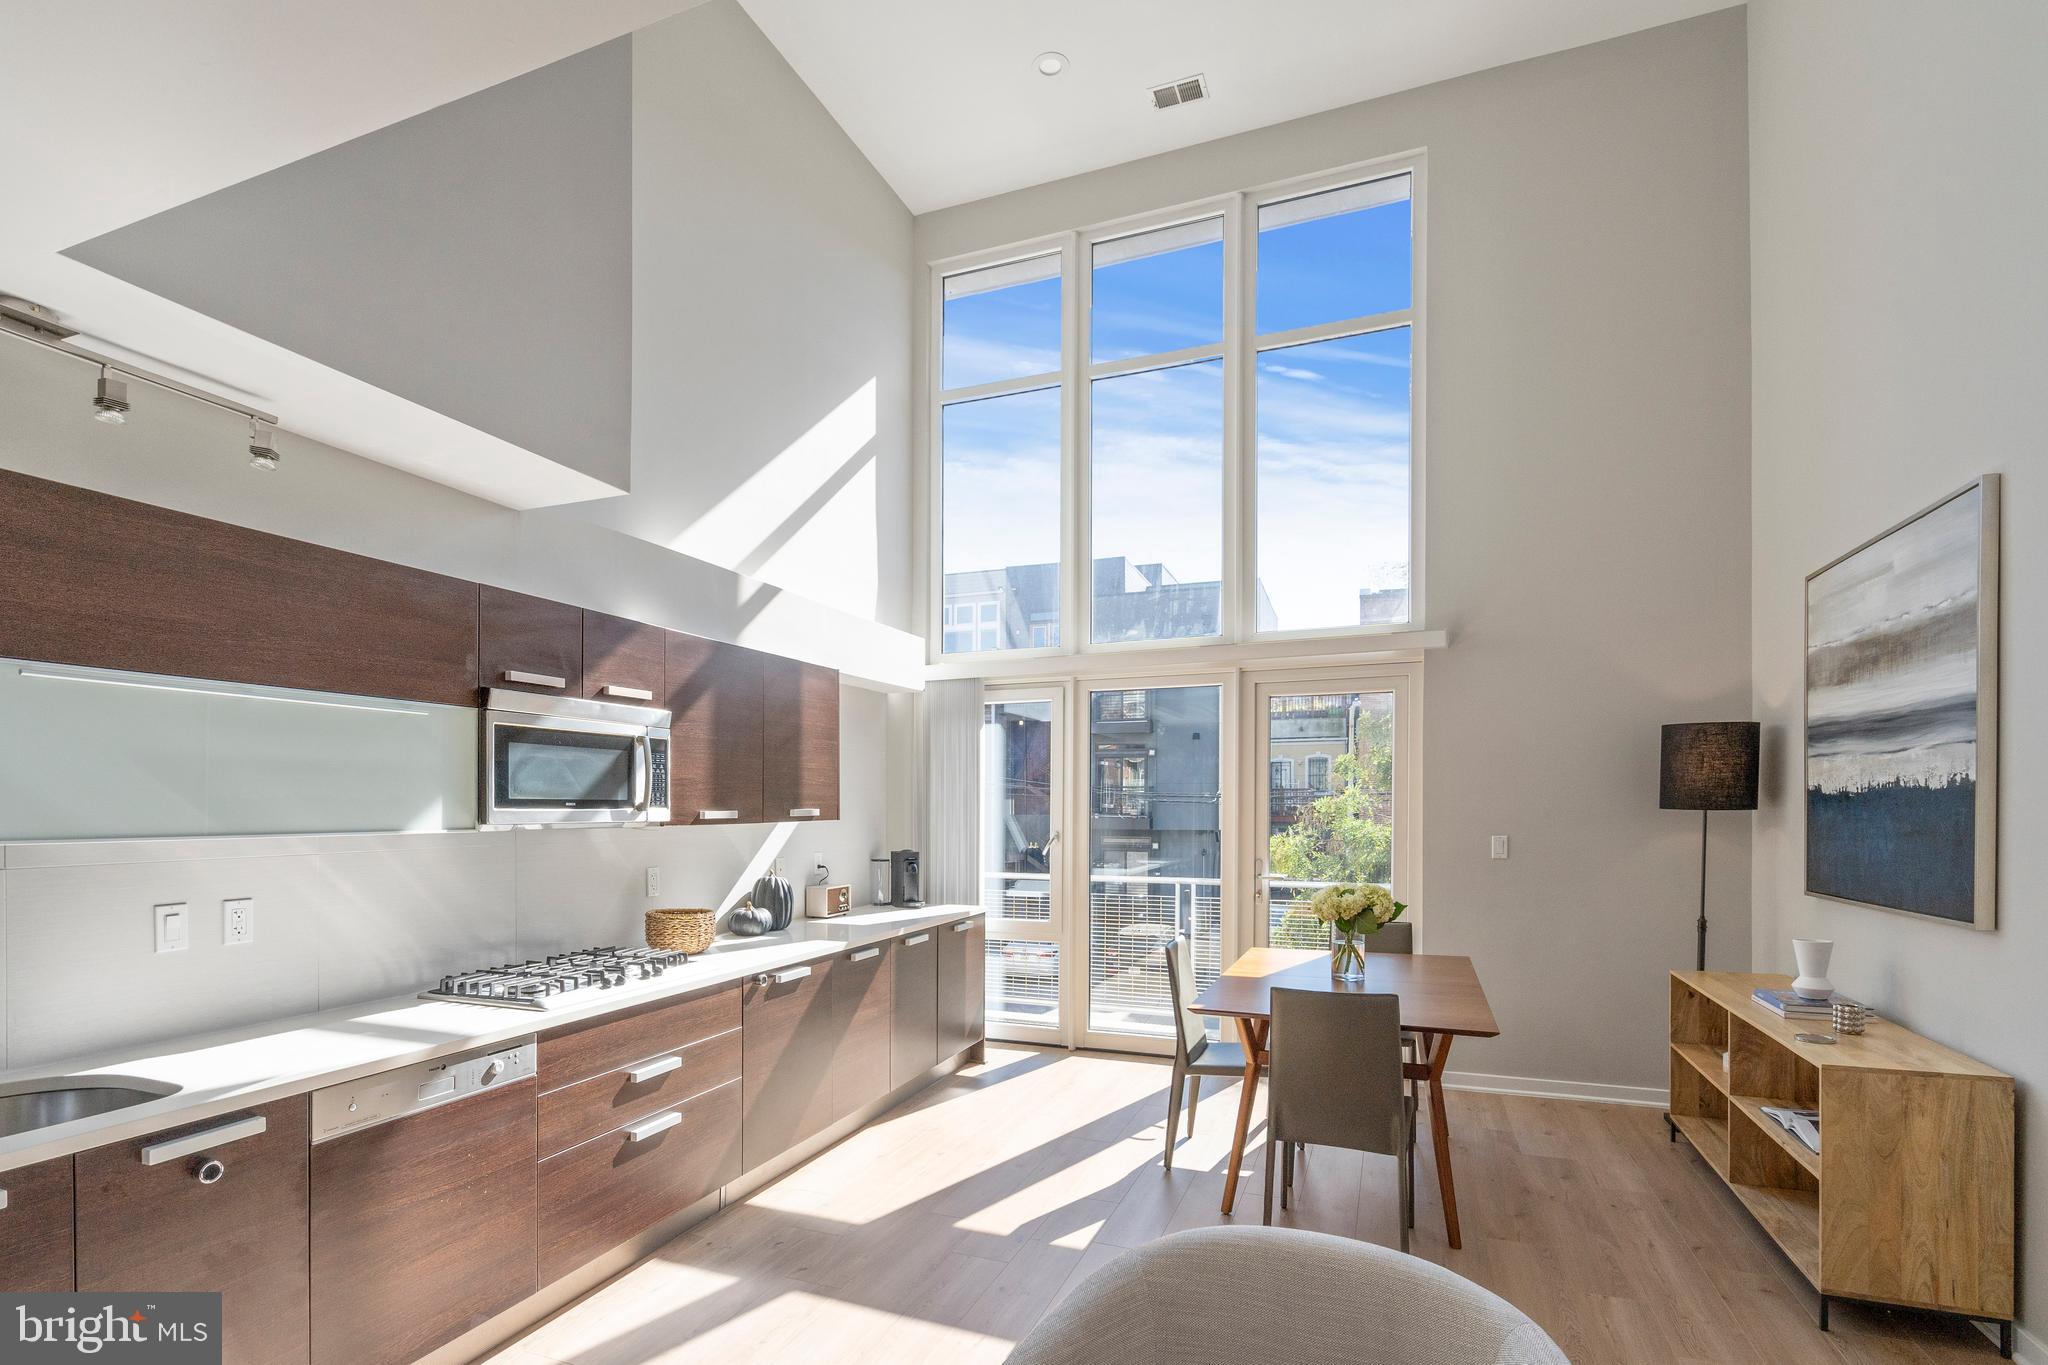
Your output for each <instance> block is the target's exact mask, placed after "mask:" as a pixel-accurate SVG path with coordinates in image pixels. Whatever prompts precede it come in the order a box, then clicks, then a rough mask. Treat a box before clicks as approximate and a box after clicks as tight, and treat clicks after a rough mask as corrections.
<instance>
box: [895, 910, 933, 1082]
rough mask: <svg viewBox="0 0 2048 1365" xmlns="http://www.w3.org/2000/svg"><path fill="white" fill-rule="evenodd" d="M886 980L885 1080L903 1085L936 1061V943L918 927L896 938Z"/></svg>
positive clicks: (927, 932) (931, 936)
mask: <svg viewBox="0 0 2048 1365" xmlns="http://www.w3.org/2000/svg"><path fill="white" fill-rule="evenodd" d="M893 956H894V957H895V971H894V972H893V973H892V974H891V981H890V990H889V996H890V1002H891V1005H890V1008H891V1013H892V1018H891V1020H890V1063H889V1084H890V1085H891V1086H892V1087H893V1086H899V1085H906V1084H908V1083H909V1082H911V1081H913V1080H915V1079H916V1078H917V1077H919V1076H922V1075H924V1073H925V1072H927V1071H929V1070H931V1069H932V1068H933V1067H934V1066H937V1065H938V1062H939V944H938V940H937V938H936V937H934V935H933V931H932V930H930V929H920V930H919V931H918V932H916V933H914V934H906V935H904V936H903V937H902V938H900V939H898V940H896V946H895V950H894V953H893Z"/></svg>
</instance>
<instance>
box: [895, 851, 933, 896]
mask: <svg viewBox="0 0 2048 1365" xmlns="http://www.w3.org/2000/svg"><path fill="white" fill-rule="evenodd" d="M889 904H891V905H909V906H917V905H923V904H924V882H923V878H922V877H920V876H919V875H918V853H917V850H916V849H914V848H899V849H897V850H896V851H895V852H894V853H891V854H890V855H889Z"/></svg>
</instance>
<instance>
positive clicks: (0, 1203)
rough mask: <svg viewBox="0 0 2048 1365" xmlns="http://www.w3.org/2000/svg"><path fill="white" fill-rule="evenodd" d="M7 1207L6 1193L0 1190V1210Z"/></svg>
mask: <svg viewBox="0 0 2048 1365" xmlns="http://www.w3.org/2000/svg"><path fill="white" fill-rule="evenodd" d="M6 1207H7V1191H5V1190H0V1209H4V1208H6Z"/></svg>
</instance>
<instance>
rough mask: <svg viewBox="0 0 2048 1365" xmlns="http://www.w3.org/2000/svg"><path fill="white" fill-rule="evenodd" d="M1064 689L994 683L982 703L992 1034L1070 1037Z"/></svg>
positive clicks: (984, 882) (1053, 1040) (1057, 1039)
mask: <svg viewBox="0 0 2048 1365" xmlns="http://www.w3.org/2000/svg"><path fill="white" fill-rule="evenodd" d="M1065 744H1066V690H1065V689H1064V688H1062V687H1051V688H1002V689H998V688H988V689H985V690H984V692H983V694H982V709H981V903H982V908H983V909H985V910H986V911H987V912H988V942H987V947H986V949H985V951H986V952H987V954H988V1028H989V1032H990V1035H991V1036H993V1037H996V1038H1008V1039H1015V1040H1022V1041H1026V1042H1049V1043H1064V1042H1069V1041H1071V1040H1070V1038H1069V1031H1068V1026H1067V1025H1068V1019H1069V1017H1070V1013H1071V1006H1069V1005H1068V1004H1067V1003H1066V1001H1065V1000H1064V998H1063V997H1064V996H1065V995H1066V994H1067V991H1066V985H1065V981H1066V974H1065V973H1064V972H1063V971H1062V958H1063V957H1065V956H1066V955H1067V953H1068V951H1069V944H1068V940H1069V938H1070V930H1069V927H1068V924H1067V915H1066V904H1067V895H1066V888H1065V886H1064V885H1063V883H1062V880H1061V872H1062V867H1063V860H1062V858H1061V848H1060V829H1061V822H1062V818H1063V816H1064V814H1065V812H1066V801H1067V792H1066V764H1067V760H1066V748H1065Z"/></svg>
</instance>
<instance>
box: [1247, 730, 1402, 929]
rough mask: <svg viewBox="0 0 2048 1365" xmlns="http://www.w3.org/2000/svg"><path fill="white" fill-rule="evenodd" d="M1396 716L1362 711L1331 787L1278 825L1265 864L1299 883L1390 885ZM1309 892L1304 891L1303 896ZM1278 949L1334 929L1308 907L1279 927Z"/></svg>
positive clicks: (1332, 775) (1290, 913)
mask: <svg viewBox="0 0 2048 1365" xmlns="http://www.w3.org/2000/svg"><path fill="white" fill-rule="evenodd" d="M1393 723H1394V718H1393V715H1392V714H1391V712H1381V711H1366V712H1364V713H1362V714H1361V715H1360V716H1359V721H1358V729H1357V736H1356V739H1355V741H1354V749H1355V751H1354V752H1352V753H1346V754H1340V755H1338V756H1337V758H1336V760H1335V761H1334V762H1332V763H1331V765H1330V790H1329V791H1328V792H1327V793H1325V794H1324V795H1321V796H1318V797H1315V798H1314V799H1313V800H1311V801H1309V802H1307V803H1305V804H1303V805H1301V806H1297V807H1296V808H1295V811H1294V820H1293V822H1292V823H1291V824H1288V825H1287V826H1285V827H1283V828H1280V829H1276V830H1274V831H1273V835H1272V838H1271V840H1270V841H1269V847H1268V850H1267V866H1268V867H1270V868H1271V869H1272V874H1273V876H1274V877H1275V878H1278V879H1280V880H1283V881H1300V882H1346V883H1359V882H1375V883H1378V884H1380V885H1383V886H1384V885H1386V884H1388V883H1389V882H1391V881H1392V879H1393V866H1394V820H1393V793H1394V744H1393ZM1305 895H1306V893H1304V898H1305ZM1272 941H1273V946H1274V947H1276V948H1314V949H1321V948H1325V947H1328V946H1329V930H1328V929H1327V928H1326V927H1325V926H1324V925H1322V924H1321V923H1319V922H1318V921H1317V920H1316V919H1315V917H1314V916H1313V915H1311V914H1309V913H1308V909H1307V907H1306V906H1305V905H1304V906H1302V907H1301V908H1299V909H1289V910H1287V911H1286V912H1285V914H1284V915H1283V916H1282V918H1281V919H1280V921H1279V923H1277V924H1275V925H1274V926H1273V934H1272Z"/></svg>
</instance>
